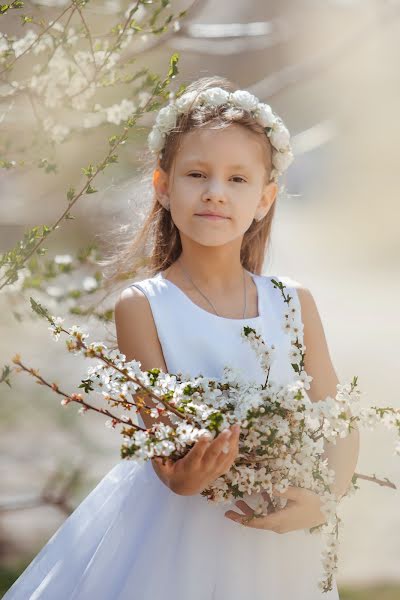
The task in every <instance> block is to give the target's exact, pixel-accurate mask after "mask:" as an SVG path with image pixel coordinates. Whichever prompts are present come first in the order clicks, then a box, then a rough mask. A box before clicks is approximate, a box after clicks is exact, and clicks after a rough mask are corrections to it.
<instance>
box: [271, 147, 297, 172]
mask: <svg viewBox="0 0 400 600" xmlns="http://www.w3.org/2000/svg"><path fill="white" fill-rule="evenodd" d="M293 160H294V156H293V152H292V151H291V150H288V151H286V152H273V154H272V164H273V165H274V167H275V169H276V170H277V171H279V172H280V173H281V172H283V171H286V169H287V168H288V167H289V165H290V164H291V163H292V162H293Z"/></svg>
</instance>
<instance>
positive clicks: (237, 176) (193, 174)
mask: <svg viewBox="0 0 400 600" xmlns="http://www.w3.org/2000/svg"><path fill="white" fill-rule="evenodd" d="M197 175H199V176H200V177H202V176H203V174H202V173H189V177H193V176H194V177H195V178H196V179H198V177H197ZM232 179H239V180H240V181H239V182H238V183H241V182H243V183H246V180H245V179H243V177H239V175H236V176H234V177H233V178H232Z"/></svg>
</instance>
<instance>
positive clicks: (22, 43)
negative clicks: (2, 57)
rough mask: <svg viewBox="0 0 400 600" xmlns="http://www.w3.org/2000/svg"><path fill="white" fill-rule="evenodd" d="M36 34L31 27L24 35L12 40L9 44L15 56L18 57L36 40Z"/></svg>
mask: <svg viewBox="0 0 400 600" xmlns="http://www.w3.org/2000/svg"><path fill="white" fill-rule="evenodd" d="M37 38H38V35H37V34H36V33H35V32H34V31H33V29H28V31H27V32H26V34H25V35H24V37H22V38H20V39H18V40H16V41H15V42H12V44H11V46H12V49H13V50H14V52H15V58H18V57H19V56H21V54H23V53H24V52H25V51H26V50H28V48H29V47H30V46H31V45H32V44H33V43H34V42H35V41H36V40H37Z"/></svg>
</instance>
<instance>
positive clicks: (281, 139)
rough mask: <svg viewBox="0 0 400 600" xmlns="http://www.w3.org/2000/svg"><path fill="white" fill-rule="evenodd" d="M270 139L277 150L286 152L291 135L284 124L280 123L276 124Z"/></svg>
mask: <svg viewBox="0 0 400 600" xmlns="http://www.w3.org/2000/svg"><path fill="white" fill-rule="evenodd" d="M268 137H269V139H270V142H271V144H272V145H273V146H274V148H276V149H277V150H286V148H287V147H288V146H289V143H290V133H289V131H288V129H287V128H286V127H285V125H283V124H282V123H279V124H278V125H277V124H276V123H275V124H274V125H273V127H272V130H271V132H270V134H269V136H268Z"/></svg>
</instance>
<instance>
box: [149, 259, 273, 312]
mask: <svg viewBox="0 0 400 600" xmlns="http://www.w3.org/2000/svg"><path fill="white" fill-rule="evenodd" d="M245 271H246V272H247V273H248V274H249V275H250V276H251V278H252V279H253V281H254V283H255V284H256V288H257V312H258V315H257V316H256V317H245V318H244V319H243V318H242V319H234V318H231V317H221V316H219V315H216V314H215V313H212V312H209V311H208V310H205V309H204V308H202V307H201V306H199V305H198V304H196V303H195V302H193V300H191V299H190V298H189V296H188V295H187V294H185V292H184V291H183V290H181V288H180V287H179V286H177V285H176V284H175V283H173V282H172V281H170V280H169V279H166V278H165V277H164V276H163V274H162V273H161V271H159V272H158V273H157V275H156V277H158V279H161V280H162V281H165V282H166V283H167V284H168V285H170V286H172V288H174V289H175V290H177V291H178V293H179V294H180V295H181V296H183V297H184V298H185V299H186V301H187V302H188V303H189V304H191V305H192V306H193V307H194V308H196V309H197V310H199V311H200V312H202V313H205V314H206V315H209V316H210V317H211V318H213V319H218V320H220V321H228V322H232V321H233V322H237V323H256V322H257V321H259V320H260V319H261V318H262V317H263V314H262V313H263V310H262V302H261V286H260V285H259V281H260V279H259V277H258V275H256V274H255V273H251V271H248V270H247V269H245Z"/></svg>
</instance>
